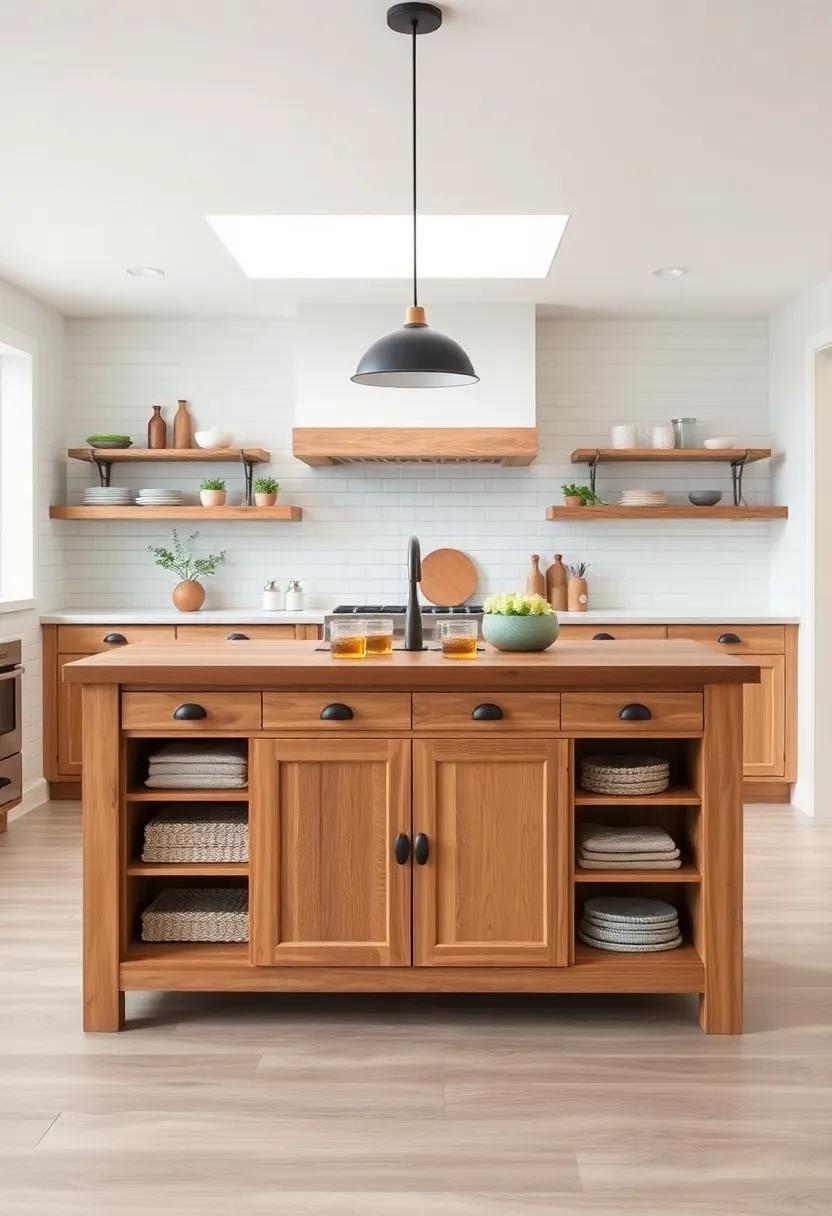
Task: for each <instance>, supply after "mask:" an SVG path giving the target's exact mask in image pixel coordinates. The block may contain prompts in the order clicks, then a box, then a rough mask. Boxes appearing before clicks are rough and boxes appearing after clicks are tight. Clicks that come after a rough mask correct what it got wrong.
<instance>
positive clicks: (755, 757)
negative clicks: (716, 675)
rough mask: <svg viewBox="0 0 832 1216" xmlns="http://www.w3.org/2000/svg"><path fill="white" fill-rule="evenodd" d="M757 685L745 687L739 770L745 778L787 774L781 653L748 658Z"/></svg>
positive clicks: (783, 665)
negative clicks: (754, 668) (755, 671)
mask: <svg viewBox="0 0 832 1216" xmlns="http://www.w3.org/2000/svg"><path fill="white" fill-rule="evenodd" d="M748 658H749V661H750V662H753V663H756V664H759V667H760V683H759V684H744V685H743V689H742V695H743V719H742V760H743V764H742V771H743V775H744V776H746V777H784V776H785V773H786V660H785V657H784V656H783V655H782V654H756V655H749V656H748Z"/></svg>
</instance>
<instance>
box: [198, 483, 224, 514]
mask: <svg viewBox="0 0 832 1216" xmlns="http://www.w3.org/2000/svg"><path fill="white" fill-rule="evenodd" d="M225 499H226V491H225V479H224V478H222V477H206V478H205V480H204V481H201V482H200V483H199V500H200V502H201V503H202V505H203V507H224V506H225Z"/></svg>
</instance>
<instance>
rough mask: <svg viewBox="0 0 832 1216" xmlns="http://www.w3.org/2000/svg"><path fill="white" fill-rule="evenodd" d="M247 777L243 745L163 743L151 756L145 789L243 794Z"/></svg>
mask: <svg viewBox="0 0 832 1216" xmlns="http://www.w3.org/2000/svg"><path fill="white" fill-rule="evenodd" d="M247 777H248V762H247V748H246V745H245V744H244V743H238V742H237V741H236V740H227V741H223V740H222V739H183V740H174V741H173V742H170V743H163V744H162V745H161V747H158V748H157V749H156V751H154V752H151V754H150V756H149V757H148V776H147V780H146V781H145V785H147V786H149V787H150V788H151V789H157V790H175V789H183V790H192V789H197V790H200V789H202V790H240V789H244V788H245V784H246V780H247Z"/></svg>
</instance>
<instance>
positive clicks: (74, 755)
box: [56, 654, 87, 777]
mask: <svg viewBox="0 0 832 1216" xmlns="http://www.w3.org/2000/svg"><path fill="white" fill-rule="evenodd" d="M86 657H87V656H86V654H61V655H58V688H57V695H56V702H57V706H58V772H59V773H60V775H61V776H62V777H80V776H81V685H80V684H65V683H64V667H65V666H66V664H67V663H74V662H75V661H76V659H85V658H86Z"/></svg>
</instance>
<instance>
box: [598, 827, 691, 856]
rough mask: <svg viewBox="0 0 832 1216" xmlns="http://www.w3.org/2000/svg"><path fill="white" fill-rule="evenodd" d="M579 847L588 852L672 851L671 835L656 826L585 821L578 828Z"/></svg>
mask: <svg viewBox="0 0 832 1216" xmlns="http://www.w3.org/2000/svg"><path fill="white" fill-rule="evenodd" d="M578 838H579V840H580V844H581V848H582V849H584V850H585V851H586V852H589V853H672V852H673V851H674V850H675V849H676V842H675V841H674V840H673V837H672V836H671V835H670V834H669V833H668V832H666V831H665V830H664V828H656V827H629V826H626V827H620V828H610V827H604V826H603V825H602V824H597V823H585V824H583V825H582V827H581V828H579V831H578Z"/></svg>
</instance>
